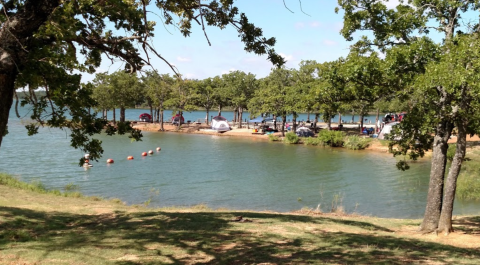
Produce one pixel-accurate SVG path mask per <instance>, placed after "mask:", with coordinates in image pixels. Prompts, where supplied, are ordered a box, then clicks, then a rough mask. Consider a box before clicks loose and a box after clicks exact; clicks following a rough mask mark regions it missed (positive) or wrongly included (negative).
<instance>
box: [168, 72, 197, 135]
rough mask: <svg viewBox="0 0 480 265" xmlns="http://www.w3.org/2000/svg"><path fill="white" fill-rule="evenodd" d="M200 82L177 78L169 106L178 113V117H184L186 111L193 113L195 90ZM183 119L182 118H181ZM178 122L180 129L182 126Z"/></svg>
mask: <svg viewBox="0 0 480 265" xmlns="http://www.w3.org/2000/svg"><path fill="white" fill-rule="evenodd" d="M198 83H199V81H197V80H189V79H185V80H183V79H181V78H177V79H176V80H175V83H174V84H173V87H172V94H171V95H172V97H171V98H170V100H169V101H168V106H169V107H172V108H173V109H174V110H176V111H178V115H179V116H180V117H183V112H184V111H192V110H194V109H196V106H195V92H194V91H195V90H196V87H197V86H198ZM180 119H181V118H180ZM180 119H179V120H178V129H180V126H181V125H182V123H181V120H180Z"/></svg>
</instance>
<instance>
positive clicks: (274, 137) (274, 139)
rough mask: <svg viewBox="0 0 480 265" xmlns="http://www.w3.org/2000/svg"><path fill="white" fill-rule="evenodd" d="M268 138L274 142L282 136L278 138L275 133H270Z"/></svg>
mask: <svg viewBox="0 0 480 265" xmlns="http://www.w3.org/2000/svg"><path fill="white" fill-rule="evenodd" d="M268 140H270V141H272V142H275V141H278V140H280V138H278V136H276V135H274V134H269V135H268Z"/></svg>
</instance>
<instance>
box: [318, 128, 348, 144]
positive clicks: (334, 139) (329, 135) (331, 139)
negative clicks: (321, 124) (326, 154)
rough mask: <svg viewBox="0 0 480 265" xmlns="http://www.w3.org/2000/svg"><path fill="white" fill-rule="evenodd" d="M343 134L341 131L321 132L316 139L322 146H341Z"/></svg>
mask: <svg viewBox="0 0 480 265" xmlns="http://www.w3.org/2000/svg"><path fill="white" fill-rule="evenodd" d="M344 137H345V133H344V132H341V131H328V130H321V131H320V132H319V133H318V139H320V141H321V142H322V143H323V144H324V145H328V146H331V147H340V146H343V138H344Z"/></svg>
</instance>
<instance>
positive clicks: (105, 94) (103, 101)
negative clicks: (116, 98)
mask: <svg viewBox="0 0 480 265" xmlns="http://www.w3.org/2000/svg"><path fill="white" fill-rule="evenodd" d="M108 79H109V75H107V74H106V73H99V74H97V75H96V76H95V79H94V80H93V94H92V98H93V99H94V100H95V101H96V102H97V106H96V108H95V109H96V110H97V111H102V117H103V118H104V119H107V111H108V110H113V122H114V123H115V122H116V120H115V105H114V103H113V97H112V95H113V89H112V87H111V85H110V83H109V80H108ZM107 120H108V119H107Z"/></svg>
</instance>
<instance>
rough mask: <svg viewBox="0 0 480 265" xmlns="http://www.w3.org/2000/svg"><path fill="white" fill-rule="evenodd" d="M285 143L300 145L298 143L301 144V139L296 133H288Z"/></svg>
mask: <svg viewBox="0 0 480 265" xmlns="http://www.w3.org/2000/svg"><path fill="white" fill-rule="evenodd" d="M284 141H285V143H287V144H298V142H300V138H299V137H298V135H297V134H295V133H294V132H288V133H286V134H285V139H284Z"/></svg>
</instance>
